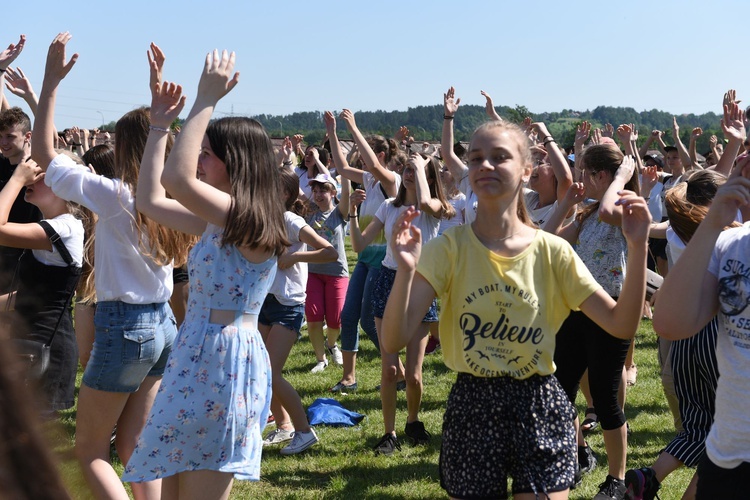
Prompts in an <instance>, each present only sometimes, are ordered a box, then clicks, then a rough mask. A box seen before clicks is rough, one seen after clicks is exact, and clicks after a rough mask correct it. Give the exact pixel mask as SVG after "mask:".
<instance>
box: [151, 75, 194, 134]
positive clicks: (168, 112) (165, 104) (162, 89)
mask: <svg viewBox="0 0 750 500" xmlns="http://www.w3.org/2000/svg"><path fill="white" fill-rule="evenodd" d="M185 99H186V97H185V96H184V95H182V86H181V85H177V84H175V83H172V82H164V83H162V84H161V85H160V84H158V83H157V84H156V85H154V87H153V89H151V124H152V125H153V126H154V127H159V128H169V126H170V125H171V124H172V122H173V121H175V119H177V117H179V116H180V112H181V111H182V109H183V108H184V107H185Z"/></svg>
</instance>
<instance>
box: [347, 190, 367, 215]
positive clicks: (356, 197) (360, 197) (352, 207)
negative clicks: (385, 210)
mask: <svg viewBox="0 0 750 500" xmlns="http://www.w3.org/2000/svg"><path fill="white" fill-rule="evenodd" d="M366 199H367V194H366V193H365V191H364V190H363V189H355V190H354V192H352V194H351V195H349V213H350V214H352V213H355V212H356V211H357V205H359V204H360V203H362V202H363V201H365V200H366Z"/></svg>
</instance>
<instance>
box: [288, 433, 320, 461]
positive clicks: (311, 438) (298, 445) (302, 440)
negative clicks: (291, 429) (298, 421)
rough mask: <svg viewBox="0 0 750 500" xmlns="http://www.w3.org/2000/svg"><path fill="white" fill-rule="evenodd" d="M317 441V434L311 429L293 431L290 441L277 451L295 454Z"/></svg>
mask: <svg viewBox="0 0 750 500" xmlns="http://www.w3.org/2000/svg"><path fill="white" fill-rule="evenodd" d="M317 442H318V436H317V435H316V434H315V431H314V430H312V429H310V431H309V432H295V433H294V438H292V442H291V443H289V444H288V445H287V446H285V447H284V448H282V449H281V451H280V452H279V453H281V454H282V455H295V454H297V453H302V452H303V451H305V450H306V449H308V448H309V447H310V446H312V445H314V444H315V443H317Z"/></svg>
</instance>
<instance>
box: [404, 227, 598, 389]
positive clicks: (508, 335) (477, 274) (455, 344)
mask: <svg viewBox="0 0 750 500" xmlns="http://www.w3.org/2000/svg"><path fill="white" fill-rule="evenodd" d="M417 271H418V272H419V273H420V274H421V275H422V276H424V278H425V279H427V281H428V282H429V283H430V285H432V287H433V288H434V289H435V292H436V294H437V296H438V297H439V298H440V299H441V300H442V306H441V313H440V347H441V350H442V351H443V358H444V359H445V364H446V365H447V366H448V368H450V369H452V370H455V371H458V372H464V373H470V374H472V375H475V376H477V377H499V376H509V377H513V378H517V379H524V378H528V377H530V376H532V375H535V374H539V375H549V374H552V373H554V371H555V364H554V362H553V360H552V359H553V356H554V353H555V335H556V334H557V331H558V330H559V329H560V325H562V323H563V321H565V318H567V317H568V314H569V313H570V311H571V310H578V308H579V306H580V304H581V303H582V302H583V301H584V300H586V299H587V298H588V297H589V296H590V295H591V294H592V293H594V292H595V291H596V290H598V289H599V288H601V285H599V284H598V283H597V282H596V280H594V278H593V277H592V276H591V273H590V272H589V271H588V269H586V266H585V265H584V264H583V262H582V261H581V259H580V258H579V257H578V255H576V253H575V252H574V251H573V248H572V247H571V246H570V244H568V242H566V241H565V240H563V239H562V238H558V237H557V236H554V235H552V234H549V233H546V232H544V231H537V234H536V236H535V237H534V239H533V241H532V242H531V244H530V245H529V247H528V248H526V249H525V250H524V251H523V252H521V253H520V254H519V255H516V256H515V257H501V256H499V255H497V254H495V253H493V252H491V251H490V250H489V249H487V247H485V246H484V245H483V244H482V243H481V242H480V241H479V240H478V239H477V237H476V236H475V235H474V231H473V230H472V229H471V225H468V224H467V225H465V226H458V227H454V228H451V229H449V230H448V231H446V232H445V233H443V235H442V236H440V237H437V238H435V239H433V240H432V241H430V242H429V243H427V244H426V245H425V246H424V248H423V249H422V255H421V258H420V260H419V265H418V267H417Z"/></svg>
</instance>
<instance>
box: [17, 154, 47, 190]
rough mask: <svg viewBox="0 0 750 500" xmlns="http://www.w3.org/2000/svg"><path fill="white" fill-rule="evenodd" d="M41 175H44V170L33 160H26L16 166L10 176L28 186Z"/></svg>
mask: <svg viewBox="0 0 750 500" xmlns="http://www.w3.org/2000/svg"><path fill="white" fill-rule="evenodd" d="M42 175H44V171H43V170H42V168H41V167H40V166H38V165H37V164H36V162H35V161H34V160H26V161H22V162H21V163H19V164H18V166H16V168H15V169H14V170H13V174H12V176H11V177H12V178H13V179H16V180H17V181H18V182H20V183H21V184H22V185H24V186H28V185H29V184H33V183H34V182H36V181H37V180H38V179H39V178H40V177H41V176H42Z"/></svg>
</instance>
